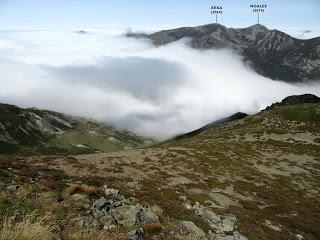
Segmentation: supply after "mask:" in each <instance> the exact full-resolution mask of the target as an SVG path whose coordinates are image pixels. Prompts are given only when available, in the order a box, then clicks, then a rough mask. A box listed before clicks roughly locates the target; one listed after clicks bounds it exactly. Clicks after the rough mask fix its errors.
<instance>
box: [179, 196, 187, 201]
mask: <svg viewBox="0 0 320 240" xmlns="http://www.w3.org/2000/svg"><path fill="white" fill-rule="evenodd" d="M178 198H179V199H180V200H182V201H184V202H185V201H187V197H186V196H180V197H178Z"/></svg>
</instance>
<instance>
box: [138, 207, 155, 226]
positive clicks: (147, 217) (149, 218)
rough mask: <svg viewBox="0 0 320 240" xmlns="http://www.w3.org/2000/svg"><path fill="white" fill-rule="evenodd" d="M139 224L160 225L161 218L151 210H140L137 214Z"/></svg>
mask: <svg viewBox="0 0 320 240" xmlns="http://www.w3.org/2000/svg"><path fill="white" fill-rule="evenodd" d="M137 222H139V223H143V224H144V223H159V217H158V215H157V214H155V213H154V212H152V211H151V209H149V208H144V207H142V208H140V209H139V212H138V214H137Z"/></svg>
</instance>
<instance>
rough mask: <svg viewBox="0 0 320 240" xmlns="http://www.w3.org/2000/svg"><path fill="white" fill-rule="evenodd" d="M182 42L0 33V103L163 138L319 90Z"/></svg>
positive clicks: (231, 56)
mask: <svg viewBox="0 0 320 240" xmlns="http://www.w3.org/2000/svg"><path fill="white" fill-rule="evenodd" d="M187 41H188V40H187V39H186V40H183V41H179V42H176V43H173V44H170V45H167V46H163V47H159V48H155V47H153V46H152V45H151V44H150V43H149V42H148V41H147V40H137V39H129V38H126V37H123V36H114V35H113V36H112V35H108V34H106V33H102V32H99V33H97V32H88V33H87V34H78V33H76V32H71V31H70V32H68V31H50V32H48V31H43V32H40V31H37V32H9V33H8V32H7V33H4V32H2V33H1V32H0V83H1V88H0V102H4V103H11V104H17V105H19V106H22V107H31V106H35V107H38V108H43V109H50V110H55V111H59V112H64V113H68V114H74V115H80V116H85V117H90V118H94V119H97V120H100V121H105V122H107V123H111V124H113V125H116V126H118V127H121V128H125V129H128V130H131V131H134V132H136V133H139V134H143V135H146V136H151V137H157V138H159V139H163V138H167V137H170V136H173V135H175V134H178V133H182V132H187V131H190V130H193V129H195V128H198V127H201V126H202V125H204V124H207V123H209V122H211V121H214V120H216V119H219V118H221V117H225V116H227V115H230V114H233V113H235V112H237V111H242V112H247V113H254V112H256V111H259V110H261V109H262V108H264V107H266V106H267V105H270V104H271V103H273V102H275V101H279V100H281V99H282V98H284V97H286V96H288V95H292V94H302V93H314V94H317V95H320V86H319V85H300V86H297V85H290V84H286V83H283V82H277V81H272V80H270V79H268V78H265V77H262V76H259V75H258V74H256V73H255V72H253V71H252V70H251V69H250V68H249V67H247V66H245V65H244V64H243V63H242V61H241V56H239V55H236V54H235V53H232V52H230V51H227V50H219V51H217V50H206V51H200V50H195V49H191V48H189V47H188V46H187V44H186V43H187Z"/></svg>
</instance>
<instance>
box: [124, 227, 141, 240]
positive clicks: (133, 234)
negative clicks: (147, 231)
mask: <svg viewBox="0 0 320 240" xmlns="http://www.w3.org/2000/svg"><path fill="white" fill-rule="evenodd" d="M142 235H143V228H138V229H135V230H132V231H130V232H129V233H128V239H129V240H140V239H142Z"/></svg>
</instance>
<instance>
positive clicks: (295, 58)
mask: <svg viewBox="0 0 320 240" xmlns="http://www.w3.org/2000/svg"><path fill="white" fill-rule="evenodd" d="M127 36H129V37H138V38H139V37H143V38H149V39H151V40H152V42H153V43H154V44H155V45H157V46H159V45H165V44H168V43H171V42H174V41H177V40H179V39H182V38H191V46H192V47H193V48H200V49H221V48H228V49H232V50H234V51H236V52H238V53H239V54H241V55H243V57H244V58H243V59H244V61H245V62H246V63H248V64H249V65H251V67H252V68H253V69H254V70H255V71H256V72H257V73H258V74H261V75H262V76H265V77H268V78H271V79H273V80H280V81H284V82H307V81H319V79H320V71H319V69H320V63H319V61H318V59H319V58H320V55H319V51H318V49H319V47H320V38H315V39H309V40H301V39H296V38H294V37H291V36H290V35H288V34H286V33H284V32H281V31H278V30H270V29H268V28H267V27H266V26H264V25H262V24H259V23H258V24H254V25H252V26H249V27H247V28H227V27H225V26H223V25H221V24H219V23H211V24H207V25H203V26H197V27H184V28H177V29H171V30H163V31H160V32H155V33H153V34H150V35H148V34H145V35H141V34H130V35H129V34H128V35H127Z"/></svg>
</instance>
